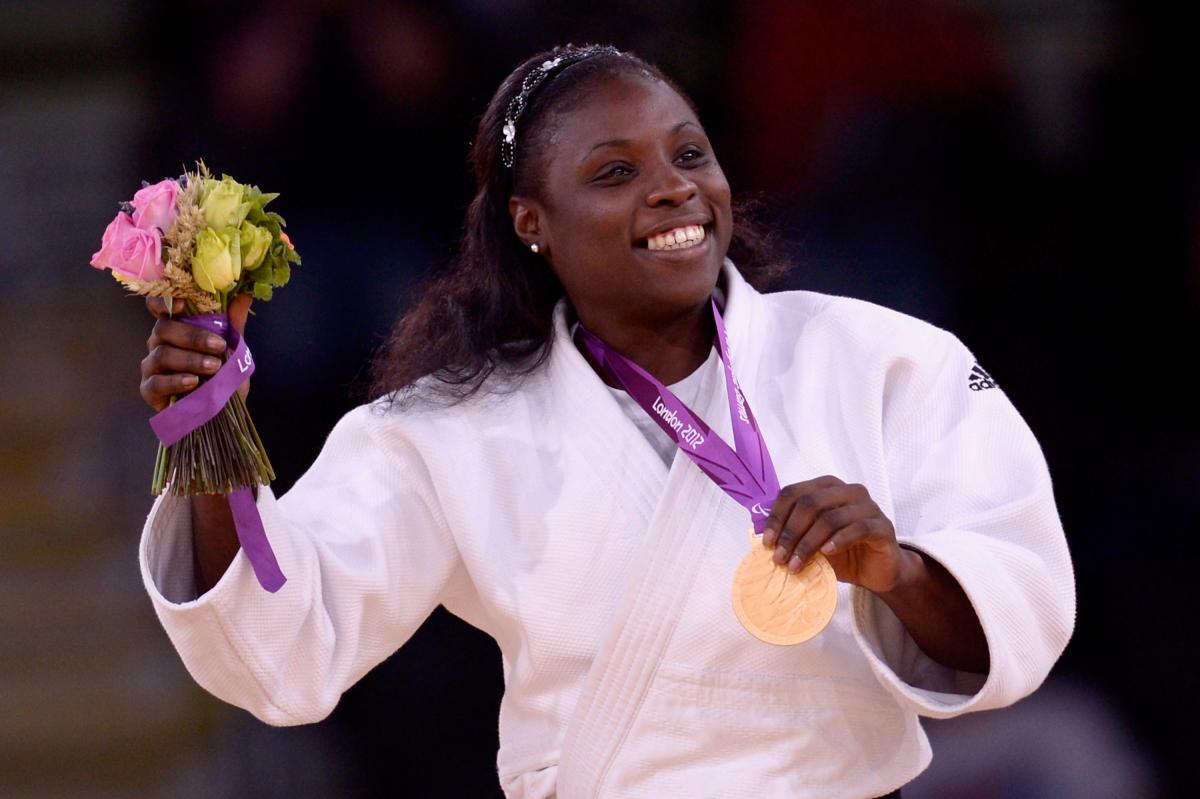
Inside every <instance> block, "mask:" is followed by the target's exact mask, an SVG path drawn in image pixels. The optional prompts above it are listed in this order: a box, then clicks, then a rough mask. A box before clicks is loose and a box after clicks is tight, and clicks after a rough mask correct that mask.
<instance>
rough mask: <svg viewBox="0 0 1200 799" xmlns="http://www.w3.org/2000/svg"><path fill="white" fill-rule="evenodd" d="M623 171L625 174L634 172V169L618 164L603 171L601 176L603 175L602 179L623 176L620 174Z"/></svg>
mask: <svg viewBox="0 0 1200 799" xmlns="http://www.w3.org/2000/svg"><path fill="white" fill-rule="evenodd" d="M621 172H624V173H625V174H632V172H633V170H632V169H630V168H629V167H627V166H625V165H623V164H617V165H616V166H614V167H613V168H612V169H610V170H608V171H607V172H604V173H602V174H601V175H600V177H601V179H603V178H612V177H622V175H620V174H619V173H621Z"/></svg>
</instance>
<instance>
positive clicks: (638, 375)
mask: <svg viewBox="0 0 1200 799" xmlns="http://www.w3.org/2000/svg"><path fill="white" fill-rule="evenodd" d="M710 302H711V304H712V312H713V321H714V322H715V323H716V327H717V335H716V339H715V341H714V344H715V346H716V348H717V355H718V356H720V359H721V363H722V366H723V367H724V373H725V389H726V393H727V395H728V398H729V415H730V417H731V420H732V423H733V444H734V448H731V447H730V446H729V445H728V444H727V443H725V441H723V440H722V439H721V437H720V436H718V435H717V434H716V433H714V432H713V431H712V428H710V427H709V426H708V425H707V424H706V423H705V422H704V420H703V419H701V418H700V417H699V416H697V415H696V414H695V413H694V412H693V411H692V409H691V408H689V407H688V406H687V405H685V404H684V403H683V402H681V401H680V399H679V398H678V397H676V396H675V394H674V393H672V392H671V390H670V389H669V388H667V387H666V386H664V385H663V384H662V383H660V382H659V381H658V379H657V378H655V377H654V375H652V374H650V373H649V372H647V371H646V370H645V369H643V368H642V367H641V366H638V365H637V364H636V363H634V362H633V361H631V360H629V359H628V358H626V357H625V356H624V355H622V354H621V353H619V352H617V351H616V350H614V349H613V348H612V347H610V346H609V345H608V344H606V343H605V342H604V341H602V340H601V339H600V338H598V337H597V336H596V335H595V334H593V333H592V332H591V331H590V330H588V329H587V328H585V327H584V326H583V325H582V324H580V325H579V333H580V335H581V336H582V338H583V344H584V346H585V347H587V350H588V352H589V353H591V355H592V357H593V358H595V359H596V361H597V363H599V364H600V365H601V367H602V368H604V369H607V370H608V372H609V373H610V374H611V375H612V376H613V377H614V378H615V379H616V381H617V382H618V383H620V384H621V386H622V388H624V389H625V391H627V392H628V393H629V396H631V397H633V398H634V400H636V401H637V403H638V405H640V406H642V409H643V410H644V411H646V413H647V414H649V416H650V418H651V419H653V420H654V421H655V423H657V424H658V426H659V427H661V428H662V429H663V432H665V433H666V434H667V435H668V436H670V437H671V439H672V440H673V441H674V442H675V445H676V446H678V447H679V449H680V450H681V451H682V452H683V453H684V454H685V455H687V456H688V457H689V458H691V459H692V462H693V463H695V464H696V466H698V467H699V468H700V471H702V472H704V473H705V474H706V475H708V477H709V479H711V480H712V481H713V482H714V483H716V484H717V486H718V487H720V488H721V490H722V491H724V492H725V493H726V494H728V495H729V496H730V498H732V499H733V500H734V501H735V502H737V503H738V504H740V505H741V506H742V507H744V508H745V509H746V510H748V511H749V512H750V518H751V519H752V520H753V522H754V532H755V534H761V533H762V531H763V526H764V525H765V524H766V521H767V514H768V513H770V511H771V504H772V503H773V502H774V501H775V498H776V497H777V496H778V495H779V478H778V477H777V476H776V474H775V465H774V464H773V463H772V462H771V453H770V452H769V451H768V450H767V443H766V441H765V440H764V439H763V435H762V431H761V430H760V429H759V427H758V422H757V421H756V420H755V419H754V414H753V413H752V412H751V411H750V403H748V402H747V401H746V397H745V395H744V394H742V389H741V386H739V385H738V382H737V378H736V377H735V376H734V374H733V363H732V360H731V358H730V353H729V341H728V338H727V337H726V334H725V320H724V319H722V318H721V311H720V310H719V309H718V308H717V302H716V300H715V299H713V300H711V301H710ZM735 448H736V449H735Z"/></svg>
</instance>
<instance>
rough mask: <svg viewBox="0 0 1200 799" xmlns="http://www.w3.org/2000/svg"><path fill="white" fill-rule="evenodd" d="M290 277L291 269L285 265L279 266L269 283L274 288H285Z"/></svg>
mask: <svg viewBox="0 0 1200 799" xmlns="http://www.w3.org/2000/svg"><path fill="white" fill-rule="evenodd" d="M291 277H292V268H291V267H290V266H288V265H287V264H280V265H279V266H277V267H275V270H274V273H273V274H272V278H273V279H272V281H271V282H272V283H274V284H275V285H276V286H286V285H287V282H288V280H290V279H291Z"/></svg>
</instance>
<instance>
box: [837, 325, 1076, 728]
mask: <svg viewBox="0 0 1200 799" xmlns="http://www.w3.org/2000/svg"><path fill="white" fill-rule="evenodd" d="M937 333H938V336H937V337H935V339H934V342H935V343H934V344H933V347H932V348H931V349H933V353H934V357H933V358H932V359H925V358H921V359H919V360H920V361H921V362H922V366H919V367H917V368H916V369H915V375H916V377H914V378H912V379H905V380H901V381H899V383H900V384H902V385H904V386H905V387H906V389H908V390H905V391H904V392H903V396H902V397H901V396H900V395H898V396H897V397H893V398H890V399H889V400H888V402H887V403H885V408H886V407H888V404H889V403H890V404H891V405H894V406H902V407H903V409H904V411H903V413H901V414H899V415H898V416H897V417H896V418H897V419H898V421H897V422H896V423H895V424H894V425H893V426H892V428H891V429H889V426H888V425H887V424H885V427H884V448H885V460H886V468H887V474H888V479H889V483H890V487H891V491H892V502H893V510H894V518H893V519H892V521H893V522H894V524H895V528H896V535H897V538H898V539H899V540H900V542H901V544H902V545H904V546H906V547H910V548H913V549H916V550H918V551H920V552H922V553H923V554H925V555H926V556H928V557H930V558H933V559H935V560H937V561H938V562H939V563H941V564H942V565H943V566H945V567H946V569H947V570H948V571H949V572H950V574H951V575H953V577H954V578H955V579H956V580H957V581H958V583H959V584H960V585H961V586H962V588H963V590H964V591H965V592H966V595H967V597H968V598H969V600H970V602H971V604H972V606H973V607H974V609H975V612H976V614H977V615H978V617H979V620H980V622H981V623H982V626H983V631H984V633H985V635H986V637H987V644H988V652H989V655H990V659H991V666H990V669H989V672H988V674H987V675H986V676H985V675H978V674H971V673H968V672H960V671H955V670H953V669H949V668H946V667H944V666H941V665H940V664H938V663H936V662H934V661H933V660H931V659H930V658H929V657H928V656H926V655H925V654H924V653H923V652H921V650H920V648H919V647H918V646H917V645H916V643H915V642H914V641H913V639H912V637H911V636H910V635H909V634H908V632H907V630H906V629H905V628H904V626H903V625H902V624H901V623H900V621H899V620H898V619H897V618H896V616H895V614H894V613H893V612H892V611H891V609H890V608H888V607H887V605H886V604H885V603H884V602H883V601H882V600H880V599H879V598H878V597H876V596H875V595H874V594H871V593H870V592H869V591H866V590H864V589H862V588H860V587H857V586H856V587H855V588H854V590H853V597H854V629H855V635H856V637H857V638H858V640H859V643H860V645H861V646H862V648H863V650H864V652H865V653H866V655H867V657H868V660H869V661H870V663H871V667H872V669H873V670H874V671H875V674H876V676H877V677H878V678H879V679H880V681H881V682H882V683H883V685H884V686H885V687H886V688H887V689H888V690H889V691H890V692H891V693H892V694H893V696H894V697H895V698H896V699H897V701H898V702H899V703H900V704H901V705H902V706H904V707H906V708H909V709H911V710H913V711H915V712H917V713H919V714H921V715H925V716H931V717H935V718H946V717H950V716H955V715H958V714H960V713H964V712H967V711H974V710H987V709H991V708H998V707H1003V706H1005V705H1009V704H1011V703H1013V702H1015V701H1017V700H1018V699H1021V698H1022V697H1024V696H1026V695H1028V694H1030V693H1031V692H1032V691H1033V690H1034V689H1036V688H1037V687H1038V686H1039V685H1040V684H1041V683H1042V681H1043V680H1044V679H1045V678H1046V675H1047V674H1048V673H1049V671H1050V668H1051V666H1052V665H1053V664H1054V662H1055V661H1056V660H1057V659H1058V657H1059V656H1060V655H1061V654H1062V652H1063V649H1064V648H1065V647H1066V645H1067V641H1068V640H1069V639H1070V637H1071V633H1072V630H1073V628H1074V624H1075V582H1074V575H1073V572H1072V568H1071V560H1070V555H1069V552H1068V550H1067V542H1066V538H1065V535H1064V532H1063V528H1062V522H1061V521H1060V519H1059V514H1058V510H1057V507H1056V505H1055V501H1054V493H1053V489H1052V486H1051V480H1050V473H1049V470H1048V468H1047V465H1046V460H1045V457H1044V455H1043V454H1042V450H1041V447H1040V446H1039V445H1038V442H1037V440H1036V439H1035V438H1034V435H1033V433H1032V431H1031V430H1030V429H1029V426H1028V425H1027V424H1026V423H1025V420H1024V419H1023V418H1022V417H1021V415H1020V414H1019V413H1018V412H1017V410H1016V408H1015V407H1014V406H1013V404H1012V402H1011V401H1010V400H1009V399H1008V397H1007V395H1006V394H1005V393H1004V391H1003V390H1002V389H1001V388H1000V387H999V386H998V385H996V384H995V382H994V381H992V380H991V379H990V378H989V377H987V376H986V374H985V373H982V372H979V371H976V372H973V370H975V369H977V368H978V367H979V365H978V363H977V361H976V359H975V357H974V355H973V354H972V353H971V351H970V350H969V349H968V348H967V347H966V346H965V345H963V343H962V342H961V341H959V340H958V338H956V337H955V336H953V335H952V334H950V333H948V332H946V331H941V330H939V331H937ZM924 364H928V366H925V365H924Z"/></svg>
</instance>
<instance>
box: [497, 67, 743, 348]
mask: <svg viewBox="0 0 1200 799" xmlns="http://www.w3.org/2000/svg"><path fill="white" fill-rule="evenodd" d="M548 134H549V135H548V137H547V139H546V143H545V147H544V151H545V152H544V154H543V155H542V158H541V166H542V168H543V169H544V170H545V172H544V180H543V182H542V185H543V190H542V195H543V196H542V197H540V198H539V199H538V200H533V199H530V198H520V197H514V198H513V200H512V201H511V202H510V204H509V209H510V212H511V213H512V214H513V220H514V227H515V228H516V230H517V235H518V236H520V238H521V239H522V240H523V241H524V242H525V243H526V245H528V244H530V243H534V242H536V243H538V245H539V249H540V250H541V251H542V252H544V253H545V256H546V258H547V260H548V261H549V263H550V267H551V268H552V269H553V270H554V273H555V274H556V275H557V276H558V278H559V280H560V281H561V282H562V284H563V287H564V288H565V289H566V292H567V295H568V296H569V297H570V299H571V302H572V304H573V305H574V307H575V310H576V312H577V313H578V314H579V317H580V319H581V320H582V321H583V322H584V324H585V325H587V326H588V327H589V328H591V329H592V330H594V331H596V332H597V333H598V334H599V333H600V331H601V330H602V329H605V328H610V326H611V325H613V324H622V323H635V324H636V323H641V324H646V323H653V322H655V321H658V320H669V319H672V318H675V317H678V316H679V315H680V314H681V313H686V312H688V311H694V310H695V309H696V308H697V307H698V306H701V305H703V304H704V303H705V301H706V300H707V299H708V297H709V295H710V294H711V293H712V290H713V287H714V286H715V285H716V282H717V277H718V275H719V273H720V269H721V263H722V261H723V260H724V258H725V253H726V251H727V250H728V249H729V239H730V235H731V233H732V219H731V214H730V197H729V184H728V182H727V181H726V180H725V175H724V173H723V172H722V171H721V167H720V165H719V164H718V163H717V158H716V155H715V154H714V153H713V149H712V144H711V143H710V142H709V140H708V137H707V136H706V135H705V133H704V129H703V128H702V127H701V125H700V121H699V120H698V119H697V118H696V115H695V114H694V113H693V112H692V110H691V108H689V107H688V104H687V103H686V102H684V100H683V98H682V97H680V96H679V95H678V94H676V93H675V91H674V90H672V89H671V88H670V87H668V86H666V85H665V84H663V83H661V82H659V81H657V80H653V79H650V78H643V77H620V78H611V79H609V80H607V81H605V82H604V83H603V84H601V85H599V86H597V87H594V88H593V89H591V92H590V93H589V95H588V98H587V100H586V102H584V103H583V104H581V105H580V106H579V107H578V108H577V109H575V110H573V111H570V112H568V113H565V114H561V115H558V117H557V120H556V124H554V127H553V128H552V129H551V130H549V131H548ZM698 229H699V230H698ZM680 231H682V233H683V234H684V235H685V236H686V237H687V238H685V239H684V241H683V242H679V243H672V244H671V245H667V244H666V241H665V239H664V238H663V237H662V236H661V234H666V233H668V232H670V233H672V234H675V233H678V232H680ZM700 231H702V233H701V232H700ZM700 236H702V237H703V240H702V241H700V243H698V244H694V243H692V241H693V240H695V239H696V238H699V237H700ZM674 238H677V236H675V237H674Z"/></svg>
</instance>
